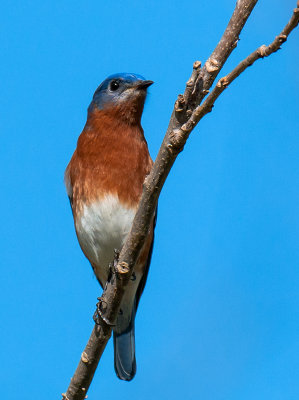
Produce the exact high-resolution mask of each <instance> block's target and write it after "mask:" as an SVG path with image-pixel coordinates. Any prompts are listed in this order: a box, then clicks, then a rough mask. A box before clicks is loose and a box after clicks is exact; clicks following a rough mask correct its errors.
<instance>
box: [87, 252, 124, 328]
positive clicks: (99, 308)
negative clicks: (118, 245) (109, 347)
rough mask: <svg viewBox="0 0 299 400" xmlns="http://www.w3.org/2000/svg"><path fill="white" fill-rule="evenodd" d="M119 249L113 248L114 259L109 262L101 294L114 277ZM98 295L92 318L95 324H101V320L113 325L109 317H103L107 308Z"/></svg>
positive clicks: (103, 300) (103, 299) (102, 297)
mask: <svg viewBox="0 0 299 400" xmlns="http://www.w3.org/2000/svg"><path fill="white" fill-rule="evenodd" d="M119 253H120V252H119V251H118V250H117V249H114V259H113V261H112V262H111V263H110V264H109V273H108V279H107V281H106V284H105V287H104V291H103V295H104V294H105V290H106V288H107V285H108V284H109V283H112V281H113V280H114V279H115V276H116V274H115V268H116V266H117V263H118V259H119ZM103 295H102V296H101V297H98V303H97V304H96V311H95V313H94V314H93V320H94V322H95V323H96V324H97V325H100V324H101V320H103V321H104V322H105V323H106V324H107V325H109V326H114V324H113V323H112V322H111V321H110V320H109V318H107V317H105V313H106V310H107V302H106V301H105V298H104V296H103Z"/></svg>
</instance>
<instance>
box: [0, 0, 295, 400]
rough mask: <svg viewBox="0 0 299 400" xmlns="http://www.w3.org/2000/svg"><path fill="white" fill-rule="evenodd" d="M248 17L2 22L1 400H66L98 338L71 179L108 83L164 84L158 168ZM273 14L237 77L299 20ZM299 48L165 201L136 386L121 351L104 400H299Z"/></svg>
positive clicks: (207, 129) (224, 119)
mask: <svg viewBox="0 0 299 400" xmlns="http://www.w3.org/2000/svg"><path fill="white" fill-rule="evenodd" d="M234 5H235V1H233V0H232V1H222V2H218V3H217V6H216V5H215V4H214V3H211V2H209V1H190V2H182V1H177V0H165V1H163V0H162V1H160V2H156V1H151V2H150V1H145V2H140V1H132V0H130V1H126V2H122V1H119V0H117V1H114V2H113V3H112V2H98V1H87V2H83V1H82V2H78V1H75V2H74V1H63V0H62V1H59V2H58V1H54V2H53V1H49V0H45V1H42V2H40V1H20V0H16V1H14V2H8V1H3V2H2V11H1V17H0V19H1V24H0V29H1V63H0V71H1V100H0V101H1V104H0V107H1V122H0V124H1V125H0V130H1V146H0V163H1V168H0V174H1V176H0V181H1V193H2V194H1V197H0V209H1V213H2V216H1V224H0V235H1V242H0V254H1V283H0V285H1V288H0V289H1V290H0V293H1V308H0V318H1V333H0V339H1V346H0V349H1V350H0V352H1V363H0V377H1V378H0V381H1V392H2V393H5V398H7V399H20V398H22V399H24V400H26V399H34V398H43V399H45V400H47V399H58V398H60V393H61V392H64V391H65V390H66V388H67V386H68V383H69V380H70V378H71V376H72V374H73V372H74V370H75V367H76V365H77V363H78V361H79V357H80V354H81V352H82V350H83V348H84V345H85V343H86V341H87V339H88V337H89V334H90V332H91V329H92V326H93V322H92V314H93V312H94V309H95V304H96V298H97V296H99V295H100V290H99V287H98V284H97V281H96V279H95V278H94V277H93V274H92V270H91V268H90V266H89V264H88V261H87V260H86V259H85V258H84V256H83V254H82V252H81V250H80V248H79V245H78V244H77V240H76V236H75V232H74V228H73V221H72V216H71V210H70V207H69V203H68V199H67V196H66V193H65V189H64V186H63V173H64V169H65V167H66V165H67V163H68V161H69V159H70V157H71V155H72V153H73V151H74V149H75V146H76V140H77V137H78V135H79V134H80V132H81V130H82V128H83V126H84V123H85V119H86V109H87V106H88V104H89V102H90V100H91V97H92V95H93V92H94V90H95V89H96V87H97V86H98V84H99V83H100V82H101V81H102V80H103V79H104V78H105V77H106V76H107V75H109V74H111V73H114V72H120V71H128V72H136V73H139V74H142V75H144V76H145V77H146V78H147V79H152V80H154V81H155V85H153V86H152V87H151V88H150V94H149V97H148V101H147V104H146V107H145V112H144V117H143V127H144V130H145V134H146V137H147V140H148V143H149V148H150V151H151V154H152V156H153V158H155V156H156V154H157V152H158V149H159V146H160V143H161V142H162V138H163V136H164V133H165V130H166V128H167V125H168V121H169V117H170V114H171V111H172V108H173V104H174V101H175V99H176V97H177V94H178V93H182V92H183V90H184V86H185V82H186V81H187V80H188V78H189V76H190V73H191V70H192V63H193V62H194V61H195V60H197V59H199V60H202V61H203V62H204V61H205V60H206V59H207V57H208V56H209V54H210V53H211V51H212V50H213V48H214V47H215V46H216V44H217V42H218V40H219V39H220V37H221V35H222V33H223V31H224V28H225V26H226V24H227V22H228V20H229V18H230V16H231V13H232V11H233V8H234ZM295 5H296V2H295V1H291V0H285V1H283V2H282V1H278V0H274V1H270V0H264V1H261V2H259V4H258V5H257V7H256V8H255V10H254V11H253V14H252V16H251V18H250V20H249V21H248V23H247V25H246V27H245V29H244V31H243V33H242V35H241V40H240V42H239V45H238V48H237V49H236V50H235V52H234V54H233V56H232V57H231V58H230V60H229V62H228V63H227V66H226V67H225V69H224V70H223V71H222V73H221V75H220V76H222V75H223V74H225V72H229V71H230V70H231V69H232V68H233V67H234V66H235V65H236V64H237V63H238V62H239V61H240V60H241V59H242V58H244V57H245V56H246V55H247V54H248V53H250V52H251V51H253V50H254V49H255V48H256V47H258V46H259V45H261V44H263V43H266V44H267V43H269V42H270V41H272V40H273V38H274V37H275V36H276V35H277V34H278V33H279V32H280V31H281V29H282V28H283V26H284V25H285V24H286V22H287V21H288V20H289V17H290V15H291V12H292V10H293V8H294V7H295ZM298 39H299V31H298V29H297V31H294V32H293V33H292V34H291V36H290V38H289V39H288V41H287V43H285V44H284V45H283V49H282V50H280V51H279V52H278V53H276V54H274V55H272V56H271V57H270V58H268V59H264V60H260V61H258V62H257V63H256V64H255V65H254V66H253V67H251V68H250V69H248V70H247V71H246V72H245V73H244V74H242V76H241V77H240V78H238V79H237V81H235V82H234V83H233V84H232V85H231V86H230V87H229V88H228V89H227V90H226V91H225V92H224V93H223V95H222V96H221V98H220V99H219V100H218V101H217V103H216V105H215V108H214V110H213V112H212V113H211V114H209V115H207V116H206V117H205V118H204V120H202V121H201V123H200V124H199V126H198V127H197V128H196V130H195V131H194V132H193V134H192V136H191V137H190V140H189V142H188V144H187V146H186V148H185V150H184V152H183V153H182V154H181V155H180V156H179V158H178V160H177V162H176V164H175V166H174V168H173V169H172V171H171V174H170V176H169V179H168V180H167V182H166V184H165V187H164V189H163V192H162V194H161V197H160V202H159V219H158V225H157V231H156V242H155V249H154V256H153V261H152V265H151V270H150V276H149V280H148V284H147V287H146V290H145V293H144V295H143V298H142V301H141V304H140V308H139V312H138V315H137V326H136V335H137V364H138V371H137V375H136V378H135V379H134V380H133V381H132V382H131V383H126V382H121V381H119V380H118V379H117V378H116V376H115V374H114V370H113V353H112V343H109V344H108V347H107V349H106V351H105V353H104V355H103V358H102V360H101V362H100V365H99V368H98V370H97V372H96V375H95V378H94V381H93V383H92V386H91V389H90V391H89V393H88V394H89V398H90V399H100V398H103V399H115V398H118V397H121V398H122V399H123V400H126V399H130V400H132V399H139V398H142V399H145V400H147V399H165V398H166V399H168V398H169V399H170V398H171V399H181V398H184V399H185V400H187V399H203V400H220V399H230V400H239V399H248V400H249V399H250V400H251V399H255V400H259V399H271V400H278V399H282V400H285V399H288V400H290V399H298V398H299V382H298V376H299V359H298V355H299V340H298V336H299V318H298V307H299V291H298V283H299V271H298V266H299V251H298V249H299V246H298V227H299V220H298V204H299V202H298V200H299V196H298V195H299V185H298V183H299V182H298V172H299V162H298V151H299V140H298V133H299V123H298V108H299V102H298V87H299V85H298V82H299V74H298V63H299V52H298Z"/></svg>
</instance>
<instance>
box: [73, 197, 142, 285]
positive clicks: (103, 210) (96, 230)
mask: <svg viewBox="0 0 299 400" xmlns="http://www.w3.org/2000/svg"><path fill="white" fill-rule="evenodd" d="M135 213H136V209H134V208H128V207H126V206H124V205H123V204H121V203H120V201H119V199H118V196H115V195H108V196H105V197H104V198H103V199H102V200H101V201H97V202H94V203H92V204H90V205H88V206H87V205H84V207H83V212H82V214H81V216H80V217H79V218H77V221H76V230H77V235H78V240H79V243H80V245H81V247H82V250H83V251H84V253H85V255H86V256H87V257H88V259H89V261H90V262H91V263H92V264H93V266H94V267H95V268H96V270H95V273H96V276H97V278H98V279H99V280H100V281H101V283H102V284H105V282H106V280H107V277H108V268H109V263H110V262H111V261H112V260H113V256H114V249H117V250H121V248H122V246H123V243H124V241H125V239H126V236H127V234H128V233H129V231H130V229H131V226H132V222H133V219H134V216H135Z"/></svg>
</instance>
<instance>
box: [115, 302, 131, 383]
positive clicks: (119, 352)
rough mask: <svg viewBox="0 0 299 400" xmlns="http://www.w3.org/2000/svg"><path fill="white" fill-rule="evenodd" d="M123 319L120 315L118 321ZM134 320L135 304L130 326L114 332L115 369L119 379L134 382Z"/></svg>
mask: <svg viewBox="0 0 299 400" xmlns="http://www.w3.org/2000/svg"><path fill="white" fill-rule="evenodd" d="M121 317H122V316H121V315H120V316H119V317H118V319H119V318H120V319H121ZM134 320H135V304H134V306H133V311H132V315H131V318H130V322H129V325H128V326H127V327H126V328H125V329H122V330H119V329H115V330H114V332H113V343H114V368H115V372H116V375H117V376H118V377H119V379H122V380H124V381H130V380H132V379H133V378H134V376H135V374H136V358H135V324H134ZM117 325H118V324H117Z"/></svg>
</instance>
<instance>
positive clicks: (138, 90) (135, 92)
mask: <svg viewBox="0 0 299 400" xmlns="http://www.w3.org/2000/svg"><path fill="white" fill-rule="evenodd" d="M153 83H154V82H153V81H148V80H146V79H144V77H143V76H141V75H137V74H133V73H118V74H113V75H110V76H108V78H106V79H105V80H104V81H103V82H102V83H101V84H100V86H99V87H98V88H97V90H96V91H95V93H94V95H93V99H92V102H91V104H90V106H89V108H88V111H89V112H92V111H94V109H95V108H97V109H99V110H104V109H108V108H110V107H115V106H116V107H120V108H122V109H123V110H124V109H125V108H126V107H127V108H132V107H133V108H135V109H136V108H138V109H141V113H142V109H143V105H144V101H145V98H146V92H147V88H148V87H149V86H150V85H152V84H153ZM127 111H128V112H129V111H130V110H129V109H128V110H127ZM141 113H140V114H141Z"/></svg>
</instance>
